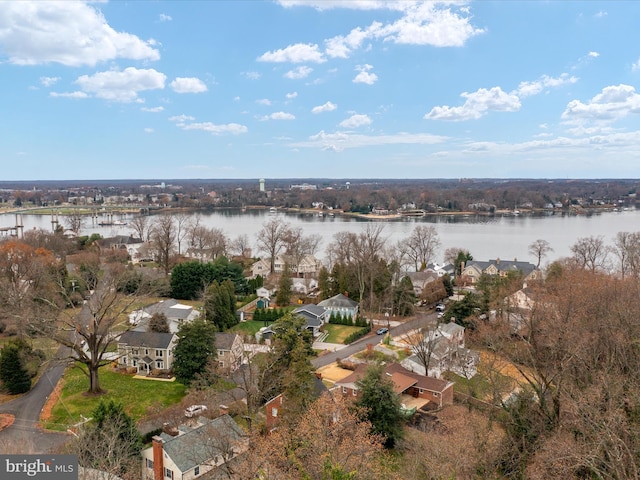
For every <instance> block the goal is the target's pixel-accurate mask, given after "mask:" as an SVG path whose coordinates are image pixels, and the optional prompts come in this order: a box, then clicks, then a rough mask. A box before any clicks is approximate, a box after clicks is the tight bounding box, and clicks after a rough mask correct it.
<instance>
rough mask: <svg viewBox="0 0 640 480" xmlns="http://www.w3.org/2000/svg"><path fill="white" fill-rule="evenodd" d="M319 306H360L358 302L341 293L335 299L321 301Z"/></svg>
mask: <svg viewBox="0 0 640 480" xmlns="http://www.w3.org/2000/svg"><path fill="white" fill-rule="evenodd" d="M318 305H319V306H320V307H325V308H355V307H357V306H358V302H356V301H355V300H351V299H350V298H349V297H347V296H346V295H343V294H342V293H339V294H338V295H336V296H334V297H331V298H327V299H326V300H323V301H321V302H320V303H318Z"/></svg>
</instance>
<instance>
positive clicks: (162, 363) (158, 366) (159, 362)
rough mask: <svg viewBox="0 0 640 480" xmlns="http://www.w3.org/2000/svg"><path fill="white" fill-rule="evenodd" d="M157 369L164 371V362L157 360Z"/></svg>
mask: <svg viewBox="0 0 640 480" xmlns="http://www.w3.org/2000/svg"><path fill="white" fill-rule="evenodd" d="M156 368H159V369H163V368H164V362H163V361H162V360H156Z"/></svg>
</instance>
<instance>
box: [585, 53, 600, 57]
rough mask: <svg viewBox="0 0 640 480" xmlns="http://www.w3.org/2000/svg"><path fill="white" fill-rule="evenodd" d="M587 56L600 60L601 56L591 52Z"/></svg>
mask: <svg viewBox="0 0 640 480" xmlns="http://www.w3.org/2000/svg"><path fill="white" fill-rule="evenodd" d="M587 55H588V56H589V57H592V58H598V57H599V56H600V54H599V53H598V52H589V53H587Z"/></svg>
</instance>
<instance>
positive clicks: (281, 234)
mask: <svg viewBox="0 0 640 480" xmlns="http://www.w3.org/2000/svg"><path fill="white" fill-rule="evenodd" d="M288 233H289V224H288V223H286V222H284V221H283V220H281V219H279V218H272V219H271V220H269V221H267V222H265V223H263V224H262V229H261V230H260V231H259V232H258V239H257V243H258V248H259V249H260V250H261V251H263V252H265V253H266V254H267V255H269V257H270V262H271V263H270V273H273V272H274V271H275V261H276V257H277V256H278V254H280V252H281V251H282V250H283V249H284V247H285V245H286V238H287V235H288Z"/></svg>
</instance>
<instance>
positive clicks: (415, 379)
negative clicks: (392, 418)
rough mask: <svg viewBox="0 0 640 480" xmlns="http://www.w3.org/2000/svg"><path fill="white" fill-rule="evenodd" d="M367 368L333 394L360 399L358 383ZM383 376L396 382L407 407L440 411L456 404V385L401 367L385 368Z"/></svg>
mask: <svg viewBox="0 0 640 480" xmlns="http://www.w3.org/2000/svg"><path fill="white" fill-rule="evenodd" d="M368 367H369V365H367V364H360V365H358V366H357V367H356V369H355V370H354V371H353V373H352V374H350V375H349V376H347V377H345V378H343V379H342V380H340V381H338V382H336V383H335V387H334V391H335V390H338V391H339V392H340V393H341V394H342V395H343V396H345V397H352V398H357V397H358V395H359V390H360V389H359V387H358V382H359V381H360V380H361V379H362V378H364V376H365V374H366V372H367V368H368ZM383 372H384V375H386V376H387V377H388V378H389V379H390V380H391V381H392V382H393V391H394V392H395V393H396V394H397V395H399V396H400V400H401V402H402V403H403V404H404V405H405V407H406V406H408V405H411V406H415V407H417V408H425V407H426V408H441V407H443V406H444V405H450V404H452V403H453V382H449V381H447V380H441V379H438V378H433V377H427V376H425V375H421V374H419V373H415V372H412V371H410V370H407V369H406V368H404V367H403V366H402V365H400V364H398V363H390V364H388V365H386V366H385V367H384V370H383Z"/></svg>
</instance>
